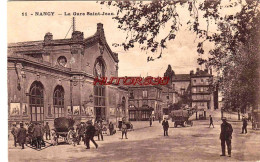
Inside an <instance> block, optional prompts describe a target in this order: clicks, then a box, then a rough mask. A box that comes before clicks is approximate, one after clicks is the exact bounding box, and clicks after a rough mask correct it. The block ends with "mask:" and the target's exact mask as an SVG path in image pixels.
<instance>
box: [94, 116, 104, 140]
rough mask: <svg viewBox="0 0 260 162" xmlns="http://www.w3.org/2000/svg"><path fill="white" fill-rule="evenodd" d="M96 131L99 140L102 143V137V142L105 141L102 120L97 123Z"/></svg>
mask: <svg viewBox="0 0 260 162" xmlns="http://www.w3.org/2000/svg"><path fill="white" fill-rule="evenodd" d="M96 130H97V135H98V140H99V141H100V137H101V140H102V141H103V140H104V139H103V134H102V130H103V124H102V121H101V120H100V121H98V122H97V123H96Z"/></svg>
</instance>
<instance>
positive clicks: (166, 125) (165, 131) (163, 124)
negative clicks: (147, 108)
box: [162, 118, 169, 136]
mask: <svg viewBox="0 0 260 162" xmlns="http://www.w3.org/2000/svg"><path fill="white" fill-rule="evenodd" d="M162 126H163V135H164V136H168V128H169V123H168V120H166V118H164V120H163V122H162Z"/></svg>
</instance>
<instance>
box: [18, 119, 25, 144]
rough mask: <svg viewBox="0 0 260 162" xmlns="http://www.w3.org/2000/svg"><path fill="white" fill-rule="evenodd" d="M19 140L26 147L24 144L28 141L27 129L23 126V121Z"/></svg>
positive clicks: (19, 131)
mask: <svg viewBox="0 0 260 162" xmlns="http://www.w3.org/2000/svg"><path fill="white" fill-rule="evenodd" d="M17 140H18V142H19V144H20V145H21V146H22V149H24V144H25V142H26V129H25V128H24V127H23V123H20V128H19V129H18V132H17Z"/></svg>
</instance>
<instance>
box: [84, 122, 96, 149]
mask: <svg viewBox="0 0 260 162" xmlns="http://www.w3.org/2000/svg"><path fill="white" fill-rule="evenodd" d="M87 124H88V126H87V128H86V136H85V137H86V145H87V148H86V149H90V147H89V141H90V140H91V141H92V142H93V143H94V145H95V146H96V148H98V144H97V143H96V142H95V141H94V139H93V138H94V136H95V127H94V126H93V125H92V122H91V121H88V122H87Z"/></svg>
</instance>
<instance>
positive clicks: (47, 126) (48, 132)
mask: <svg viewBox="0 0 260 162" xmlns="http://www.w3.org/2000/svg"><path fill="white" fill-rule="evenodd" d="M44 131H45V135H46V136H45V137H46V138H45V139H46V140H50V139H51V130H50V126H49V123H48V122H46V125H45V126H44ZM48 137H49V138H48Z"/></svg>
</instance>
